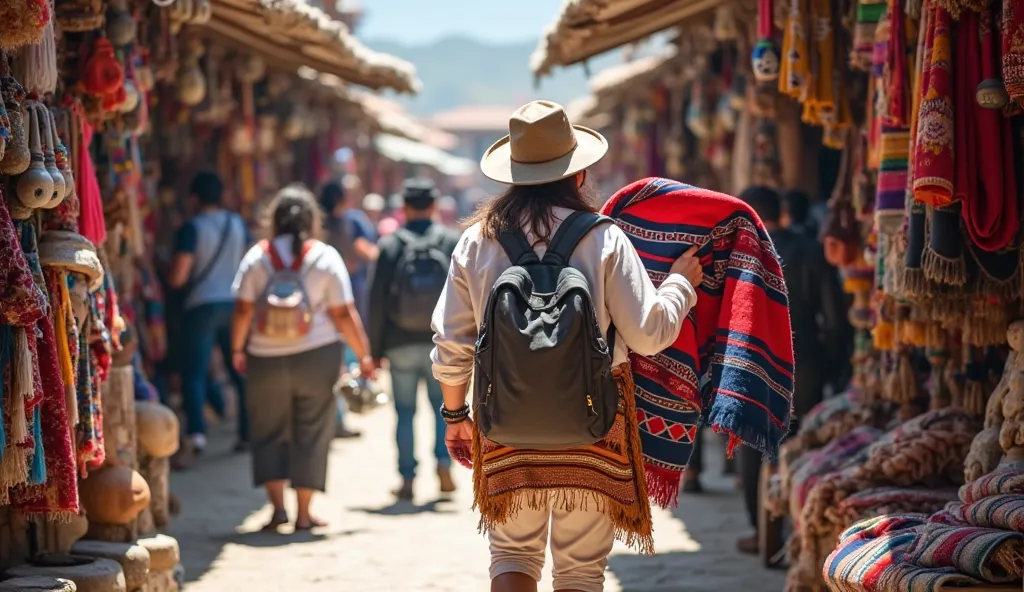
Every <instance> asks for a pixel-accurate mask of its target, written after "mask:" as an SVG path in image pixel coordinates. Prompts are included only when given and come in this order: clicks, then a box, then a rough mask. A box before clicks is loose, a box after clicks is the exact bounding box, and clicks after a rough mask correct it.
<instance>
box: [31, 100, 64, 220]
mask: <svg viewBox="0 0 1024 592" xmlns="http://www.w3.org/2000/svg"><path fill="white" fill-rule="evenodd" d="M36 113H37V114H38V116H39V127H40V130H39V132H40V133H41V134H42V140H43V167H45V168H46V172H47V173H49V174H50V178H51V179H52V180H53V193H52V194H51V195H50V200H49V201H47V202H46V203H45V204H43V205H42V206H40V207H42V208H43V209H46V210H49V209H52V208H55V207H57V206H58V205H60V202H62V201H64V195H65V190H66V189H67V187H66V186H65V185H64V175H63V174H61V172H60V169H58V168H57V152H56V145H55V143H54V141H53V136H54V123H53V116H52V115H51V113H50V110H49V109H47V108H46V105H43V104H42V103H36Z"/></svg>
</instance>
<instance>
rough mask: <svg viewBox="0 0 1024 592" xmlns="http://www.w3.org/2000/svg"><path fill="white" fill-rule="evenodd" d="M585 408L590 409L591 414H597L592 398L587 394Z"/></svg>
mask: <svg viewBox="0 0 1024 592" xmlns="http://www.w3.org/2000/svg"><path fill="white" fill-rule="evenodd" d="M587 408H588V409H590V414H591V415H597V410H596V409H594V399H592V398H591V397H590V395H587Z"/></svg>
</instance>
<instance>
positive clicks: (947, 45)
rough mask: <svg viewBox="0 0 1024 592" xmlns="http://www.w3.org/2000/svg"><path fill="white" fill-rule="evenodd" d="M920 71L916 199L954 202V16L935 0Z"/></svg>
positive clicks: (915, 174)
mask: <svg viewBox="0 0 1024 592" xmlns="http://www.w3.org/2000/svg"><path fill="white" fill-rule="evenodd" d="M926 10H927V12H928V14H927V16H926V17H925V18H926V22H927V23H928V25H927V26H928V29H927V33H926V35H925V47H924V56H923V60H922V72H921V92H922V93H923V94H922V95H921V107H920V111H919V113H918V119H917V135H916V149H915V153H914V199H915V200H917V201H919V202H922V203H925V204H929V205H934V206H943V205H948V204H950V203H952V202H953V192H954V188H953V180H954V171H955V170H956V168H955V166H956V161H955V159H954V145H955V144H954V123H953V115H954V109H953V92H954V87H953V72H952V67H953V62H952V60H953V41H952V37H951V35H952V30H951V25H952V19H951V18H950V16H949V13H948V12H946V11H945V10H944V9H942V8H940V7H938V6H936V5H935V4H933V3H932V4H928V6H927V9H926Z"/></svg>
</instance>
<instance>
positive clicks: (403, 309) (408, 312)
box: [389, 227, 451, 332]
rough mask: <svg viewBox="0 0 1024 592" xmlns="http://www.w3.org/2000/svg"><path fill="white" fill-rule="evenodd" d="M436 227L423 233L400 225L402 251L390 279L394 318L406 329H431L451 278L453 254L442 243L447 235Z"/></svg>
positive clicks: (392, 320)
mask: <svg viewBox="0 0 1024 592" xmlns="http://www.w3.org/2000/svg"><path fill="white" fill-rule="evenodd" d="M437 230H438V229H437V228H435V227H432V228H430V229H429V230H428V231H427V232H426V234H424V235H423V236H418V235H416V234H414V233H413V232H412V231H410V230H407V229H405V228H400V229H398V231H396V232H395V235H396V236H397V237H398V239H399V240H400V241H402V243H403V245H402V255H401V256H400V257H399V258H398V262H397V265H396V266H395V275H394V277H393V279H392V281H391V298H392V303H393V305H392V307H391V310H390V314H389V316H390V318H391V322H393V323H394V324H395V325H397V326H398V327H400V328H402V329H404V330H406V331H419V332H424V331H430V318H431V316H432V315H433V314H434V307H436V306H437V301H438V299H439V298H440V297H441V292H443V291H444V285H445V283H446V282H447V281H448V267H449V265H450V264H451V256H450V255H448V254H447V253H445V252H444V251H443V250H442V247H441V241H442V240H443V238H444V236H443V234H442V233H441V232H438V231H437Z"/></svg>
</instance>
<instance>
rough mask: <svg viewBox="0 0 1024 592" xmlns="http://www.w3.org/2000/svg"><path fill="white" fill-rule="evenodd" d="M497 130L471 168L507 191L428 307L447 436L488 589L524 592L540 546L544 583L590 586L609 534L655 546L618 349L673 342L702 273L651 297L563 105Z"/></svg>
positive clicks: (672, 280)
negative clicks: (479, 536)
mask: <svg viewBox="0 0 1024 592" xmlns="http://www.w3.org/2000/svg"><path fill="white" fill-rule="evenodd" d="M509 132H510V133H509V135H508V136H506V137H504V138H503V139H501V140H499V141H498V142H497V143H495V144H494V145H493V146H491V147H490V149H488V151H487V152H486V154H485V155H484V157H483V159H482V161H481V165H480V166H481V169H482V171H483V173H484V174H485V175H486V176H488V177H490V178H491V179H493V180H495V181H498V182H500V183H504V184H507V185H509V186H510V187H509V189H508V190H507V191H506V192H505V193H503V194H502V195H500V196H498V197H497V198H495V199H494V200H492V201H490V202H488V203H487V204H486V205H484V206H483V207H482V208H481V209H480V210H479V211H478V212H477V214H476V215H475V216H474V217H473V219H472V226H470V227H469V229H468V230H466V232H465V233H464V234H463V236H462V238H461V239H460V240H459V243H458V245H457V246H456V249H455V253H454V255H453V257H452V262H451V267H450V270H449V275H448V279H447V282H446V284H445V288H444V293H443V295H442V297H441V299H440V301H439V302H438V306H437V309H436V310H435V312H434V321H433V328H434V332H435V335H434V342H435V344H436V347H435V349H434V351H433V352H432V360H433V370H434V375H435V376H436V377H437V378H438V379H439V380H440V381H441V385H442V387H441V388H442V393H443V396H444V407H443V409H442V416H443V417H444V419H445V421H446V422H447V423H448V427H447V434H446V441H447V444H448V450H449V452H450V453H451V454H452V457H453V458H454V459H455V460H456V461H458V462H460V463H461V464H464V465H466V466H472V469H473V482H474V492H473V493H474V500H475V505H476V508H477V509H478V510H479V511H480V514H481V526H482V528H483V530H485V531H486V532H487V533H488V537H489V540H490V550H491V567H490V575H491V590H492V591H497V592H521V591H535V590H536V589H537V582H538V581H539V580H540V577H541V569H542V567H543V564H544V556H545V551H546V549H547V547H548V539H549V537H550V550H551V555H552V557H553V560H554V589H556V590H579V591H581V592H599V591H600V590H602V589H603V583H604V571H605V567H606V565H607V558H608V554H609V552H610V551H611V550H612V544H613V541H614V540H615V539H619V540H621V541H624V542H625V543H627V544H629V545H631V546H634V547H636V548H638V549H639V550H641V551H642V552H647V553H650V552H653V541H652V538H651V509H650V504H649V501H648V499H647V491H646V483H645V477H644V467H643V457H642V451H641V450H640V445H639V432H638V428H637V423H636V409H635V406H634V392H633V391H634V389H633V381H632V376H631V374H630V370H629V365H628V363H627V351H628V350H634V351H636V352H639V353H642V354H647V355H653V354H656V353H658V352H660V351H661V350H662V349H664V348H665V347H666V346H668V345H669V344H671V343H672V342H673V341H674V340H675V339H676V337H677V335H678V334H679V330H680V327H681V326H682V322H683V318H684V317H685V316H686V314H687V312H688V311H689V310H690V308H691V307H693V306H694V304H695V303H696V298H697V297H696V292H695V290H694V288H693V286H694V285H695V284H698V283H699V282H700V281H701V279H702V275H701V267H700V264H699V262H698V261H697V259H696V258H694V257H693V253H694V251H695V248H694V249H691V250H689V251H687V253H686V254H685V255H684V256H683V257H681V258H680V259H679V260H677V261H675V262H674V263H673V265H672V267H671V271H670V273H668V274H666V275H665V279H664V281H663V282H662V283H661V286H660V287H659V288H657V289H655V288H654V285H653V284H652V283H651V280H650V279H649V278H648V277H647V272H646V271H645V269H644V266H643V263H642V262H641V260H640V256H639V255H638V254H637V252H636V250H635V249H634V248H633V246H632V245H631V244H630V241H629V239H627V238H626V235H625V234H624V233H623V232H622V231H621V230H620V229H619V228H618V227H617V226H616V225H614V224H612V223H611V221H610V220H609V219H607V218H603V217H601V216H599V215H597V214H596V213H595V211H594V208H593V206H592V205H591V204H595V203H597V202H596V200H594V199H592V196H591V195H589V191H588V190H587V185H586V184H585V181H586V172H585V171H586V169H587V168H588V167H590V166H591V165H594V164H595V163H597V162H598V161H599V160H600V159H601V158H602V157H603V156H604V155H605V153H606V152H607V149H608V144H607V142H606V141H605V139H604V137H602V136H601V135H600V134H598V133H597V132H595V131H592V130H589V129H587V128H584V127H581V126H573V125H571V124H570V122H569V120H568V118H567V117H566V115H565V111H564V110H563V109H562V107H561V106H559V105H557V104H554V103H550V102H547V101H534V102H531V103H528V104H527V105H525V106H523V107H521V108H519V109H518V110H516V111H515V112H514V113H513V114H512V116H511V118H510V120H509ZM471 381H472V387H473V402H474V407H475V408H474V412H473V419H472V420H471V419H470V417H469V415H470V409H469V407H468V405H467V404H466V399H467V395H468V391H469V388H470V386H471Z"/></svg>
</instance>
